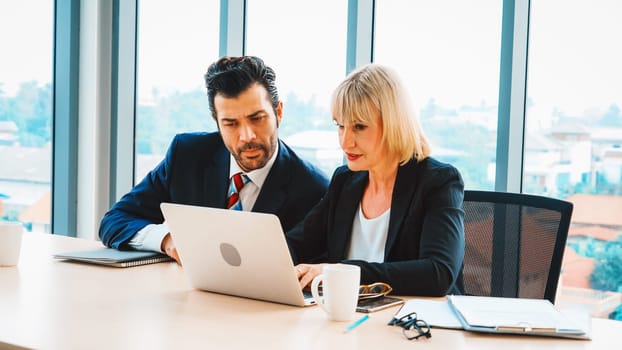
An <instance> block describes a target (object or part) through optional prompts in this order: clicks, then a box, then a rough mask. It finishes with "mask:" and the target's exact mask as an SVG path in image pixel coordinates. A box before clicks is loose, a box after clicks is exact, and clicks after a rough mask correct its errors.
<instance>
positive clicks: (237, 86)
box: [205, 56, 279, 120]
mask: <svg viewBox="0 0 622 350" xmlns="http://www.w3.org/2000/svg"><path fill="white" fill-rule="evenodd" d="M275 80H276V75H275V74H274V70H272V68H270V67H268V66H266V64H265V63H264V62H263V60H262V59H261V58H259V57H255V56H242V57H222V58H220V59H219V60H218V61H216V62H214V63H212V64H211V65H210V66H209V68H207V73H205V86H206V87H207V97H208V99H209V109H210V112H211V113H212V118H214V120H216V119H217V118H216V109H215V108H214V97H215V96H216V95H217V94H220V95H222V96H223V97H226V98H235V97H237V96H239V95H240V94H241V93H242V92H244V91H245V90H246V89H248V88H249V87H250V86H251V85H253V84H255V83H258V84H261V85H262V86H263V87H264V88H266V90H267V91H268V94H269V96H270V102H272V108H273V109H274V113H275V114H276V107H277V106H278V103H279V94H278V92H277V90H276V85H275Z"/></svg>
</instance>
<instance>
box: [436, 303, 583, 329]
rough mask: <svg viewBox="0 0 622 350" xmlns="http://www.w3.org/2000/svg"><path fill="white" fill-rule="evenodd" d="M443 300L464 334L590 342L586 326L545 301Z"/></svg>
mask: <svg viewBox="0 0 622 350" xmlns="http://www.w3.org/2000/svg"><path fill="white" fill-rule="evenodd" d="M447 299H448V304H449V306H450V308H451V309H452V310H453V311H454V313H455V314H456V317H457V318H458V320H459V321H460V323H461V324H462V327H463V328H464V329H465V330H468V331H474V332H486V333H507V334H524V335H540V336H552V337H563V338H577V339H590V335H589V328H590V327H589V325H580V324H579V323H578V322H577V320H572V319H570V318H568V317H567V316H566V315H565V314H564V313H562V312H560V311H559V310H557V309H556V308H555V307H554V306H553V304H551V302H550V301H548V300H546V299H526V298H498V297H477V296H462V295H460V296H458V295H450V296H448V297H447Z"/></svg>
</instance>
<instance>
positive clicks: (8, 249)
mask: <svg viewBox="0 0 622 350" xmlns="http://www.w3.org/2000/svg"><path fill="white" fill-rule="evenodd" d="M23 231H24V227H23V226H22V224H21V223H20V222H10V221H0V266H15V265H17V261H18V260H19V251H20V249H21V246H22V234H23Z"/></svg>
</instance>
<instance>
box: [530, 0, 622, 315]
mask: <svg viewBox="0 0 622 350" xmlns="http://www.w3.org/2000/svg"><path fill="white" fill-rule="evenodd" d="M621 11H622V3H620V2H619V1H617V0H595V1H580V0H575V1H567V0H532V1H531V20H530V27H531V28H530V35H529V64H528V80H527V81H528V84H527V97H528V100H527V106H526V131H527V132H526V138H525V146H524V147H525V150H524V171H523V191H524V192H528V193H535V194H542V195H546V196H552V197H558V198H561V199H565V200H568V201H570V202H572V203H573V204H574V211H573V215H572V226H571V228H570V233H569V237H568V247H567V249H566V254H565V256H564V260H563V266H562V273H563V275H562V276H563V277H562V284H563V286H564V291H566V292H567V293H573V295H574V296H575V297H576V296H581V298H582V299H583V300H581V301H582V302H586V303H592V304H594V305H593V306H594V308H598V309H599V310H600V313H601V315H602V316H607V314H608V313H609V312H611V311H612V309H613V308H615V306H616V305H617V303H616V302H615V300H616V297H615V295H612V294H607V293H606V292H601V293H600V294H599V293H597V292H594V291H593V290H602V291H615V292H622V216H621V215H620V213H621V212H622V111H621V109H622V83H621V82H622V65H621V64H620V62H622V47H621V46H620V45H618V44H616V43H618V42H619V41H620V38H622V22H620V21H619V16H620V13H621ZM617 298H618V299H617V300H618V303H619V295H618V296H617ZM612 301H613V302H612ZM613 317H617V318H618V319H622V312H621V310H620V309H618V312H617V315H616V314H614V315H613Z"/></svg>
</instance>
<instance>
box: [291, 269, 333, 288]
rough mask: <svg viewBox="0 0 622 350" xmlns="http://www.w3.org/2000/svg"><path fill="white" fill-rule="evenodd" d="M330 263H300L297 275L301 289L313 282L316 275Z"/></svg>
mask: <svg viewBox="0 0 622 350" xmlns="http://www.w3.org/2000/svg"><path fill="white" fill-rule="evenodd" d="M326 265H328V264H299V265H296V276H297V277H298V282H299V283H300V289H303V288H304V287H306V286H307V285H310V284H311V281H313V279H314V278H315V276H317V275H319V274H321V273H322V270H323V269H324V266H326Z"/></svg>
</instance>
